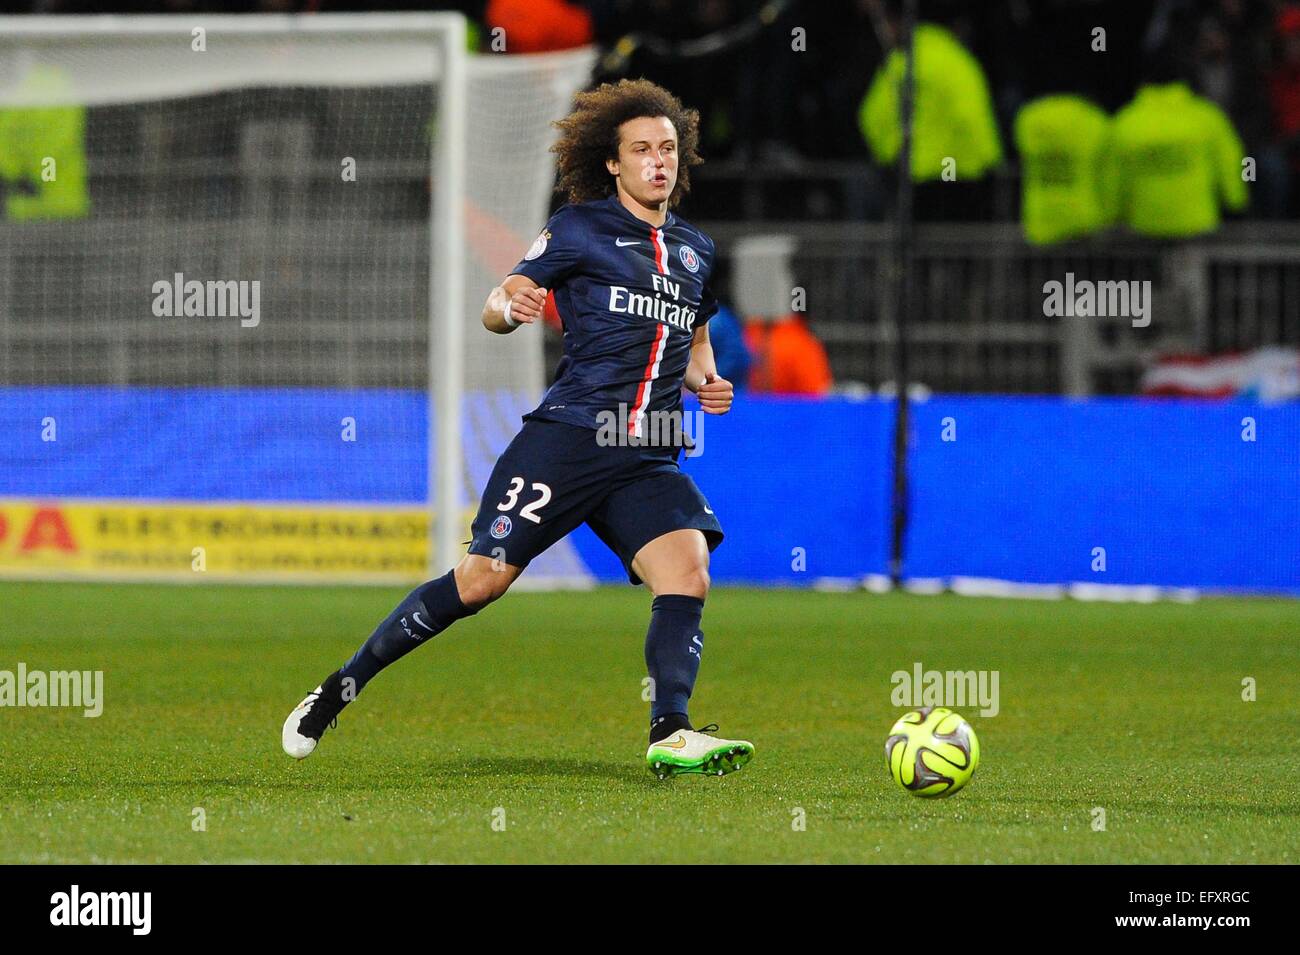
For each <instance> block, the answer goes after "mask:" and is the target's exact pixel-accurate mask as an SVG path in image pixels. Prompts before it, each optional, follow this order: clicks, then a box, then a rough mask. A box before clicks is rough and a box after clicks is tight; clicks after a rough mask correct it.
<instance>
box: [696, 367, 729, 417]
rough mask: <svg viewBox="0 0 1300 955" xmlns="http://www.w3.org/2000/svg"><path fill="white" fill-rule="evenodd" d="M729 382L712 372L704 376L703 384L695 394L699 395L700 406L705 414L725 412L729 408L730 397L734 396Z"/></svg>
mask: <svg viewBox="0 0 1300 955" xmlns="http://www.w3.org/2000/svg"><path fill="white" fill-rule="evenodd" d="M735 393H736V392H735V389H734V388H732V387H731V382H729V381H727V379H725V378H720V377H719V376H717V375H715V374H714V373H713V372H709V373H708V374H707V375H705V376H704V384H702V385H700V390H699V391H697V392H696V393H695V394H696V395H697V396H699V399H700V407H701V408H703V409H704V413H705V414H726V413H727V412H728V411H730V410H731V399H732V398H733V397H734V396H735Z"/></svg>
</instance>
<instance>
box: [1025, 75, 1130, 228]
mask: <svg viewBox="0 0 1300 955" xmlns="http://www.w3.org/2000/svg"><path fill="white" fill-rule="evenodd" d="M1015 140H1016V149H1017V150H1018V151H1019V153H1020V169H1021V198H1020V219H1021V222H1022V224H1023V226H1024V230H1025V238H1026V239H1028V240H1029V241H1030V242H1033V243H1035V244H1038V245H1046V244H1049V243H1052V242H1063V241H1065V240H1067V239H1077V238H1080V237H1082V236H1086V235H1091V234H1093V233H1095V232H1099V231H1101V230H1102V229H1105V228H1106V227H1107V226H1109V225H1110V224H1111V223H1112V222H1113V221H1114V217H1115V201H1116V188H1117V183H1116V166H1115V158H1116V157H1115V153H1114V150H1113V149H1112V142H1111V119H1110V117H1109V116H1108V115H1107V114H1106V111H1105V110H1103V109H1102V108H1101V107H1100V106H1097V105H1096V104H1095V103H1093V102H1092V101H1091V100H1088V99H1085V98H1084V97H1082V96H1075V95H1073V94H1065V93H1062V94H1053V95H1051V96H1042V97H1039V98H1038V99H1035V100H1032V101H1030V102H1028V103H1026V104H1025V105H1024V106H1023V107H1021V109H1020V112H1019V113H1017V114H1016V122H1015Z"/></svg>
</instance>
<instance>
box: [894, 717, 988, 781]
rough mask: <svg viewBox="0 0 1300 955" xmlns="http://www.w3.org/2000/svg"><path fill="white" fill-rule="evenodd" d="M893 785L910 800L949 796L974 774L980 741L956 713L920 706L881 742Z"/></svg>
mask: <svg viewBox="0 0 1300 955" xmlns="http://www.w3.org/2000/svg"><path fill="white" fill-rule="evenodd" d="M885 758H886V759H888V760H889V774H890V775H891V776H893V777H894V782H896V783H898V785H900V786H902V787H903V789H905V790H906V791H907V792H909V793H911V794H912V795H913V796H921V797H923V798H927V799H928V798H931V797H934V796H951V795H952V794H953V793H955V792H956V791H957V790H959V789H961V788H962V787H963V786H965V785H966V784H967V783H968V782H970V779H971V776H973V775H974V774H975V767H977V766H978V765H979V764H980V741H979V738H978V737H976V735H975V731H974V730H973V729H971V725H970V724H969V723H967V722H966V721H965V720H964V719H962V717H961V715H960V714H959V713H954V712H953V711H952V710H950V709H947V708H945V707H942V706H923V707H921V709H919V710H913V711H912V712H910V713H904V714H903V715H902V716H900V717H899V718H898V722H897V723H895V724H894V728H893V729H891V730H890V731H889V738H888V739H887V740H885Z"/></svg>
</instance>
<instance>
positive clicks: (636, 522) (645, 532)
mask: <svg viewBox="0 0 1300 955" xmlns="http://www.w3.org/2000/svg"><path fill="white" fill-rule="evenodd" d="M597 434H598V432H596V431H595V430H593V429H591V428H580V427H578V426H576V425H571V424H564V423H562V422H558V421H544V420H540V419H536V418H530V419H528V420H526V421H525V422H524V427H523V430H521V431H520V432H519V433H518V434H517V435H515V438H514V440H513V441H511V442H510V446H509V447H507V448H506V450H505V452H504V453H503V454H502V455H501V457H500V458H498V459H497V463H496V466H495V467H493V469H492V476H491V477H490V478H489V479H488V483H487V487H485V488H484V489H483V497H482V500H481V501H480V502H479V508H478V515H477V516H476V517H475V518H474V524H473V526H472V533H473V539H472V540H471V541H470V545H469V552H470V553H471V554H479V555H481V556H483V557H492V558H496V559H499V560H502V561H504V562H505V563H507V564H511V565H513V566H515V567H527V566H528V564H529V562H530V561H531V560H532V559H533V558H534V557H536V556H537V555H538V554H540V553H542V551H544V550H546V549H547V548H548V547H550V546H551V545H552V544H554V543H555V542H556V541H558V540H560V539H561V538H562V537H564V536H565V535H566V534H568V533H569V532H570V531H572V530H574V529H575V528H576V527H578V526H579V525H580V524H582V523H583V522H586V523H587V524H588V525H590V527H591V529H592V530H593V531H595V532H596V535H597V536H598V537H599V538H600V539H601V540H602V541H604V542H605V544H606V545H607V546H608V547H609V549H610V550H612V551H613V552H614V553H615V554H617V555H618V557H619V559H620V560H621V561H622V562H623V566H624V568H626V569H627V575H628V579H629V580H630V581H632V583H634V584H639V583H640V582H641V580H640V578H638V577H637V576H636V574H634V573H633V572H632V558H633V557H635V556H636V553H637V551H639V550H640V549H641V548H642V547H644V546H645V545H646V544H648V543H650V541H652V540H654V539H655V538H656V537H661V536H662V535H664V534H667V533H669V532H670V531H678V530H683V529H685V528H694V529H696V530H699V531H702V532H703V533H704V538H705V540H706V541H707V542H708V545H709V550H710V551H712V550H714V549H715V548H716V547H717V546H718V545H719V544H720V543H722V536H723V535H722V525H721V524H719V523H718V519H717V518H716V517H714V515H713V511H712V510H711V509H710V508H709V502H708V501H707V500H705V498H704V495H703V494H701V493H700V489H699V488H698V487H696V486H695V482H694V481H692V480H691V478H690V476H689V475H687V474H685V473H683V472H682V470H681V469H680V468H678V466H677V455H678V454H679V453H680V452H679V449H677V448H670V447H660V448H655V447H602V446H600V445H599V444H597V443H596V436H597Z"/></svg>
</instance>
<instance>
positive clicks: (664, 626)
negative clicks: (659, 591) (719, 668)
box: [645, 594, 704, 730]
mask: <svg viewBox="0 0 1300 955" xmlns="http://www.w3.org/2000/svg"><path fill="white" fill-rule="evenodd" d="M702 613H704V601H703V600H701V599H700V598H699V597H688V596H686V595H685V594H663V595H662V596H659V597H656V598H655V599H654V603H652V604H651V605H650V629H649V631H647V632H646V637H645V665H646V669H647V670H649V672H650V679H652V680H653V681H654V684H653V686H654V701H653V702H652V703H651V704H650V725H651V727H652V728H658V729H660V730H662V729H663V725H665V723H666V722H675V721H672V720H669V721H665V720H664V719H663V718H664V717H669V716H673V715H676V716H679V717H681V719H682V720H683V721H685V720H686V719H687V710H686V706H687V703H688V701H689V700H690V698H691V691H692V690H694V689H695V677H696V675H697V674H698V673H699V672H700V653H701V652H702V651H703V650H704V634H703V633H701V632H700V615H701V614H702ZM689 725H690V723H689V722H686V723H685V726H689Z"/></svg>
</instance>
